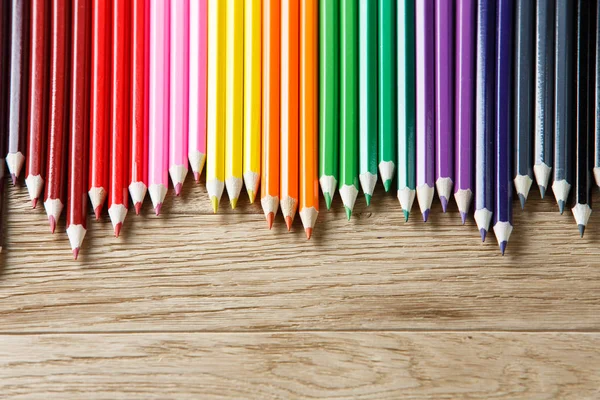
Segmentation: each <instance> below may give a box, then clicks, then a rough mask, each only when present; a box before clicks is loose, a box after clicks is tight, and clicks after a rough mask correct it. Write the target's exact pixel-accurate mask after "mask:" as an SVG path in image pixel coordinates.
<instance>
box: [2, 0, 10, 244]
mask: <svg viewBox="0 0 600 400" xmlns="http://www.w3.org/2000/svg"><path fill="white" fill-rule="evenodd" d="M9 14H10V9H9V2H8V1H0V252H2V246H3V244H4V209H3V208H4V207H3V206H4V186H5V181H6V179H5V170H6V162H5V160H4V156H5V155H6V144H7V141H8V137H7V135H6V133H7V129H6V128H7V127H8V118H7V116H8V94H9V90H8V66H9V62H8V60H9V57H8V54H9V41H8V36H9V28H10V19H9Z"/></svg>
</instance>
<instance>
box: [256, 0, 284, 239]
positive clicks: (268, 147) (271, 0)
mask: <svg viewBox="0 0 600 400" xmlns="http://www.w3.org/2000/svg"><path fill="white" fill-rule="evenodd" d="M280 18H281V4H280V1H279V0H265V1H263V77H262V85H263V96H262V113H263V114H262V165H261V178H260V180H261V198H260V203H261V205H262V208H263V211H264V213H265V217H266V219H267V224H268V226H269V229H271V228H272V226H273V220H274V219H275V215H276V214H277V209H278V208H279V83H280V82H279V78H280V69H279V62H280V56H279V52H280V47H279V46H280V29H281V27H280Z"/></svg>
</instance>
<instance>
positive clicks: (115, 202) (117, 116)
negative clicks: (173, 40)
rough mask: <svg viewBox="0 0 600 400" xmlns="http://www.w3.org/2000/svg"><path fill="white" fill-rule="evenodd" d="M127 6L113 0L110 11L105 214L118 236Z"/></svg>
mask: <svg viewBox="0 0 600 400" xmlns="http://www.w3.org/2000/svg"><path fill="white" fill-rule="evenodd" d="M129 8H130V0H113V1H112V10H111V11H112V12H111V17H112V21H111V29H112V34H111V38H112V39H111V77H110V94H111V102H110V105H111V110H110V190H109V194H108V215H110V220H111V221H112V224H113V228H114V229H115V236H116V237H118V236H119V232H121V227H122V226H123V221H124V220H125V216H126V215H127V208H128V205H129V195H128V193H127V180H128V176H129V168H128V167H129V164H128V158H129V132H128V131H127V129H128V126H129V124H128V115H129V85H128V83H129V54H128V51H129V45H128V41H129V28H130V22H129V15H130V13H129V11H130V10H129Z"/></svg>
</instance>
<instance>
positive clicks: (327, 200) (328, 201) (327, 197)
mask: <svg viewBox="0 0 600 400" xmlns="http://www.w3.org/2000/svg"><path fill="white" fill-rule="evenodd" d="M323 196H324V197H325V206H326V207H327V209H328V210H330V209H331V195H330V194H329V193H327V192H325V193H323Z"/></svg>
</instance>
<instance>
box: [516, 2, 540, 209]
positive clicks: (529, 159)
mask: <svg viewBox="0 0 600 400" xmlns="http://www.w3.org/2000/svg"><path fill="white" fill-rule="evenodd" d="M515 7H516V13H515V26H516V29H515V45H514V60H515V77H514V80H513V82H512V85H513V90H514V95H515V101H514V146H515V159H514V168H515V170H514V182H515V189H516V190H517V195H518V196H519V201H520V203H521V208H522V209H523V208H525V201H526V200H527V196H528V195H529V189H530V188H531V184H532V183H533V163H534V161H533V130H534V118H535V117H534V111H535V108H534V101H535V98H534V90H535V89H534V83H535V76H534V71H535V59H534V52H535V47H534V46H535V44H534V40H535V3H534V2H533V1H530V0H516V4H515Z"/></svg>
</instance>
